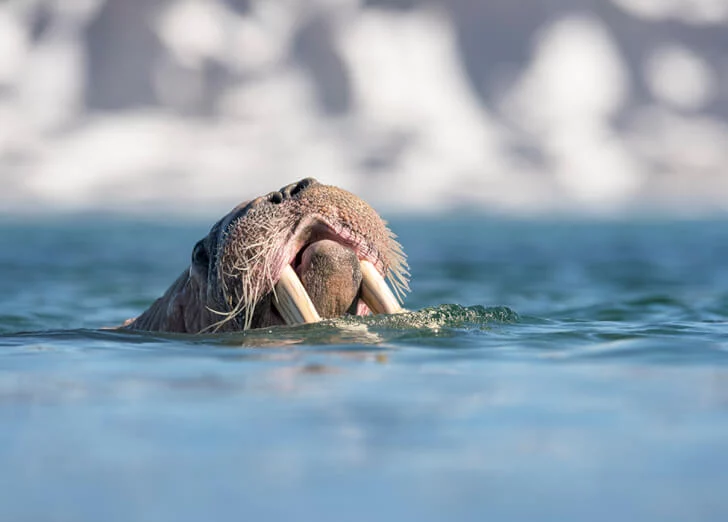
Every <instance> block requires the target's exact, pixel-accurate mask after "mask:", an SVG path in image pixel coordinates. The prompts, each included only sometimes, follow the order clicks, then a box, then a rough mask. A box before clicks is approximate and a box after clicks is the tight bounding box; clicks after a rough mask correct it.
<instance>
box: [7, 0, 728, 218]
mask: <svg viewBox="0 0 728 522" xmlns="http://www.w3.org/2000/svg"><path fill="white" fill-rule="evenodd" d="M305 176H315V177H317V178H319V179H320V180H321V181H324V182H328V183H332V184H337V185H340V186H342V187H345V188H347V189H349V190H352V191H354V192H356V193H358V194H360V195H362V196H364V197H365V198H366V199H368V200H369V201H370V202H371V203H372V204H374V205H375V206H376V207H377V208H379V209H381V210H384V211H389V212H395V211H403V212H407V211H413V212H430V211H452V210H454V209H469V210H472V211H483V212H496V213H505V214H509V215H516V216H523V215H526V216H534V215H536V216H538V215H541V214H546V213H551V212H567V213H572V212H573V213H579V214H582V213H584V214H597V215H615V214H616V215H619V214H623V213H625V212H659V213H665V214H668V215H675V216H693V215H700V214H711V213H723V212H726V211H728V0H525V1H519V2H516V1H513V0H488V1H485V0H447V1H446V0H440V1H429V2H428V1H419V0H309V1H305V0H3V1H2V2H0V213H14V212H21V213H24V212H39V211H43V212H45V211H85V210H98V209H110V210H112V211H133V212H152V213H156V212H159V211H165V212H166V211H171V212H174V213H180V214H183V213H200V212H204V213H208V212H211V213H213V214H222V213H224V212H225V211H227V209H228V207H231V206H233V205H234V204H236V203H237V202H238V201H240V200H242V199H246V198H248V197H250V196H251V195H258V194H259V193H264V192H268V191H270V190H272V189H276V188H279V187H280V186H282V185H285V184H286V183H289V182H291V181H294V180H297V179H299V178H302V177H305Z"/></svg>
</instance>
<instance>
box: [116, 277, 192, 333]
mask: <svg viewBox="0 0 728 522" xmlns="http://www.w3.org/2000/svg"><path fill="white" fill-rule="evenodd" d="M196 286H198V285H195V284H194V283H193V281H192V280H191V279H190V275H189V270H185V271H184V272H183V273H182V274H181V275H180V276H179V277H178V278H177V280H176V281H175V282H174V283H173V284H172V286H170V287H169V289H167V291H166V292H165V293H164V295H163V296H162V297H160V298H159V299H157V300H156V301H154V303H152V305H151V306H150V307H149V308H148V309H147V310H146V311H145V312H144V313H143V314H142V315H140V316H139V317H137V318H136V319H134V321H132V322H131V323H129V324H127V325H125V326H124V327H125V328H129V329H133V330H150V331H164V332H178V333H199V332H200V330H202V328H203V325H202V320H203V318H202V317H201V315H204V314H200V313H199V311H198V310H195V311H194V312H193V311H192V310H189V308H190V307H189V306H187V304H188V303H190V302H191V298H192V294H193V293H195V291H196V290H197V289H196V288H194V287H196Z"/></svg>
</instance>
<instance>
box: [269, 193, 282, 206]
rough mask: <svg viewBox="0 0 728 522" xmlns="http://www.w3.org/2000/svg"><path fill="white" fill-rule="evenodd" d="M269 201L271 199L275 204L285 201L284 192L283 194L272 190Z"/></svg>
mask: <svg viewBox="0 0 728 522" xmlns="http://www.w3.org/2000/svg"><path fill="white" fill-rule="evenodd" d="M268 201H270V202H271V203H273V204H274V205H278V204H280V203H283V194H281V193H280V192H271V193H270V195H269V196H268Z"/></svg>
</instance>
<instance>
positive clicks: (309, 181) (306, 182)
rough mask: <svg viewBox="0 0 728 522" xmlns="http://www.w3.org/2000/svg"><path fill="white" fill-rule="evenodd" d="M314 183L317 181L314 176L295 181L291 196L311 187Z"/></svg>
mask: <svg viewBox="0 0 728 522" xmlns="http://www.w3.org/2000/svg"><path fill="white" fill-rule="evenodd" d="M314 183H316V180H315V179H313V178H304V179H302V180H301V181H299V182H298V183H295V184H294V185H293V188H292V189H291V196H295V195H296V194H298V193H299V192H301V191H302V190H305V189H307V188H308V187H310V186H311V185H313V184H314Z"/></svg>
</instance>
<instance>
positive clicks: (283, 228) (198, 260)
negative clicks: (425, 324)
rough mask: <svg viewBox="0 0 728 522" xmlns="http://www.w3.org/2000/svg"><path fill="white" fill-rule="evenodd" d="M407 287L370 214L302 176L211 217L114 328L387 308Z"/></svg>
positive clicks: (278, 320) (298, 319) (395, 253)
mask: <svg viewBox="0 0 728 522" xmlns="http://www.w3.org/2000/svg"><path fill="white" fill-rule="evenodd" d="M385 279H386V280H388V281H389V282H390V284H391V285H392V288H391V289H390V287H389V286H388V285H387V283H386V282H385ZM408 291H409V272H408V267H407V262H406V256H405V254H404V251H403V250H402V247H401V246H400V244H399V243H398V242H397V241H396V236H395V235H394V234H393V233H392V232H391V230H390V229H389V228H388V227H387V224H386V223H385V221H384V220H383V219H382V218H381V217H380V216H379V215H378V214H377V212H376V211H374V209H372V208H371V207H370V206H369V205H368V204H367V203H365V202H364V201H363V200H361V199H360V198H358V197H357V196H355V195H354V194H352V193H350V192H347V191H345V190H343V189H340V188H337V187H333V186H329V185H324V184H321V183H319V182H318V181H316V180H315V179H313V178H306V179H303V180H301V181H299V182H297V183H292V184H290V185H287V186H285V187H283V188H282V189H280V190H277V191H274V192H271V193H270V194H267V195H265V196H261V197H258V198H256V199H253V200H250V201H245V202H243V203H241V204H240V205H238V206H237V207H235V208H234V209H233V210H232V211H231V212H230V213H228V214H227V215H226V216H225V217H223V218H222V219H221V220H220V221H218V222H217V223H215V224H214V225H213V226H212V228H211V229H210V232H209V234H207V236H205V237H204V238H202V239H201V240H200V241H198V242H197V244H196V245H195V246H194V248H193V249H192V256H191V262H190V266H189V268H188V269H187V270H185V271H184V272H183V273H182V274H181V275H180V276H179V278H177V280H176V281H175V282H174V283H172V285H171V286H170V287H169V289H168V290H167V291H166V292H165V293H164V295H163V296H162V297H160V298H159V299H157V300H156V301H155V302H154V303H153V304H152V305H151V306H150V307H149V308H148V309H147V310H146V311H145V312H143V313H142V314H141V315H140V316H138V317H137V318H135V319H130V320H129V321H127V322H126V323H125V324H124V325H123V326H122V328H126V329H134V330H148V331H161V332H180V333H204V332H231V331H241V330H247V329H251V328H264V327H269V326H275V325H293V324H300V323H311V322H316V321H319V320H321V319H327V318H335V317H339V316H342V315H346V314H352V315H368V314H370V313H375V314H379V313H387V314H392V313H397V312H400V311H402V308H401V303H402V301H403V297H404V295H405V294H406V293H407V292H408Z"/></svg>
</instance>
